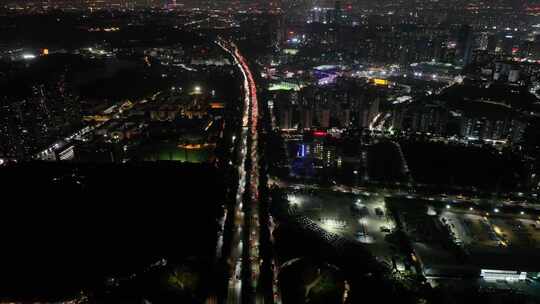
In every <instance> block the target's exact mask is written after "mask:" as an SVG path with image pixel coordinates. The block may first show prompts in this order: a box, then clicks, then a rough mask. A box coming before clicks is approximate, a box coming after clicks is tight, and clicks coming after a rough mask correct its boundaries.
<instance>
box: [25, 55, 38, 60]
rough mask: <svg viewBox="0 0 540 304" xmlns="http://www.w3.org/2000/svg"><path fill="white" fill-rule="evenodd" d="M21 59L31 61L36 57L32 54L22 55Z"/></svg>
mask: <svg viewBox="0 0 540 304" xmlns="http://www.w3.org/2000/svg"><path fill="white" fill-rule="evenodd" d="M22 58H23V59H24V60H31V59H35V58H36V55H34V54H23V55H22Z"/></svg>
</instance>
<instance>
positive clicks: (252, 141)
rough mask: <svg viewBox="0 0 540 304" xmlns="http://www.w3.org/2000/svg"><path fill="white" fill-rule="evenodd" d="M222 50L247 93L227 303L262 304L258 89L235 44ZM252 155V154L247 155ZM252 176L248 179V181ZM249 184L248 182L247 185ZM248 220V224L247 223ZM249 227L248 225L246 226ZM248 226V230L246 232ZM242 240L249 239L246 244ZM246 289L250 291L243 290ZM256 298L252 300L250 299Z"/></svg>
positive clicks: (245, 93)
mask: <svg viewBox="0 0 540 304" xmlns="http://www.w3.org/2000/svg"><path fill="white" fill-rule="evenodd" d="M216 44H218V45H219V46H220V47H221V48H222V49H223V50H225V51H226V52H227V53H229V55H231V57H232V58H233V59H234V62H235V65H236V66H237V67H238V69H239V70H240V72H241V73H242V76H243V79H244V81H243V90H244V97H243V99H244V110H243V115H242V127H243V128H242V133H241V136H240V144H239V147H240V149H239V151H240V155H239V164H240V166H239V167H238V173H239V177H240V181H239V187H238V192H237V195H236V206H235V208H234V214H235V221H234V227H233V238H232V244H231V252H230V255H229V259H228V263H229V266H230V277H229V282H228V292H227V303H237V304H239V303H248V302H255V303H262V302H263V300H262V299H263V297H262V296H261V295H258V294H257V292H256V291H257V283H258V280H259V271H260V263H261V259H260V256H259V230H260V227H259V217H258V214H259V211H258V197H259V192H258V191H259V167H258V166H259V165H258V162H259V157H258V151H257V147H258V144H257V140H258V125H259V109H258V99H257V86H256V84H255V80H254V78H253V74H252V72H251V70H250V69H249V66H248V64H247V61H246V59H245V58H244V57H243V56H242V54H240V52H239V51H238V48H237V47H236V45H234V44H233V43H231V42H227V41H224V40H218V41H216ZM248 153H249V154H248ZM248 157H249V158H250V161H251V162H250V165H249V166H247V165H246V161H247V158H248ZM248 176H249V178H247V177H248ZM248 181H249V183H248ZM247 188H249V189H250V191H249V193H250V194H251V196H250V198H249V204H250V206H249V207H250V208H249V210H250V212H249V215H247V216H245V215H244V212H243V211H242V209H243V205H242V202H243V198H244V193H245V190H246V189H247ZM248 221H249V222H248ZM246 224H248V225H246ZM246 227H248V228H249V231H247V230H248V229H246ZM243 240H248V244H244V241H243ZM244 245H246V246H249V248H247V252H248V254H247V256H244V257H243V256H242V255H243V247H244ZM245 271H247V272H248V273H249V274H250V276H249V279H246V280H245V281H242V273H244V272H245ZM243 288H248V290H246V291H244V292H243V291H242V289H243ZM242 295H254V297H251V296H249V297H248V298H249V299H245V301H242ZM250 299H253V300H254V301H253V300H250Z"/></svg>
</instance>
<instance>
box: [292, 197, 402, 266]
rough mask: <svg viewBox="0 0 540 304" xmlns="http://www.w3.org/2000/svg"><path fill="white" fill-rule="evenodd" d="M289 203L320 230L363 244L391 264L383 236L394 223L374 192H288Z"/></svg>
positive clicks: (382, 199)
mask: <svg viewBox="0 0 540 304" xmlns="http://www.w3.org/2000/svg"><path fill="white" fill-rule="evenodd" d="M288 199H289V203H290V205H291V207H292V208H295V209H296V211H297V212H298V213H299V214H302V215H305V216H307V217H309V218H310V219H311V220H313V221H315V222H316V223H317V224H318V225H319V226H320V227H321V228H323V229H324V230H326V231H328V232H330V233H334V234H336V235H339V236H342V237H345V238H349V239H355V240H357V241H359V242H361V243H363V244H365V245H366V246H367V247H368V248H369V249H370V251H372V253H373V254H374V255H376V256H377V257H379V258H382V259H385V260H387V261H389V262H390V261H391V256H392V253H391V250H390V248H389V244H388V243H386V241H385V236H386V235H387V234H388V233H389V232H391V231H392V230H393V229H394V227H395V223H394V221H393V220H392V218H391V217H390V216H389V214H388V213H387V210H386V206H385V202H384V197H383V196H382V195H378V194H374V193H360V194H351V193H340V192H334V191H323V190H321V191H309V192H307V191H305V192H300V191H296V192H290V193H289V194H288Z"/></svg>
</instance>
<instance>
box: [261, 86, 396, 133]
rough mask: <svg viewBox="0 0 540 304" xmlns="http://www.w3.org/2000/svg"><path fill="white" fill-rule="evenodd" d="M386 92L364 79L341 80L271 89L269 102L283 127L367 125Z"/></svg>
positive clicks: (299, 128)
mask: <svg viewBox="0 0 540 304" xmlns="http://www.w3.org/2000/svg"><path fill="white" fill-rule="evenodd" d="M386 91H387V88H380V87H375V86H372V85H370V84H368V83H365V81H358V80H356V79H352V80H347V79H340V80H338V81H337V82H336V84H333V85H328V86H319V85H310V86H306V87H302V88H299V89H298V90H295V89H294V88H293V89H290V90H286V89H285V90H276V91H273V92H272V103H273V107H274V109H275V110H274V113H275V115H276V117H277V121H278V124H279V128H280V129H282V130H290V129H296V130H310V129H325V130H326V129H329V128H333V127H337V128H367V127H368V126H369V124H370V123H371V122H372V121H373V119H374V118H375V117H376V116H377V115H378V114H379V107H380V103H381V100H383V99H384V96H385V95H386Z"/></svg>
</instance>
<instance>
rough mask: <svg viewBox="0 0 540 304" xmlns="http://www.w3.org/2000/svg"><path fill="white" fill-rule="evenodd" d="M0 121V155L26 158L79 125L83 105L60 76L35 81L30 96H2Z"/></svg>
mask: <svg viewBox="0 0 540 304" xmlns="http://www.w3.org/2000/svg"><path fill="white" fill-rule="evenodd" d="M0 121H1V123H0V128H2V129H1V131H0V148H1V150H0V155H2V156H3V157H6V158H22V159H24V158H28V157H29V156H30V155H32V153H36V152H38V151H39V150H40V149H41V148H43V147H46V146H47V145H49V144H51V143H53V142H55V141H56V140H57V139H58V138H62V137H63V136H65V135H67V134H69V133H70V132H72V131H74V130H75V129H76V128H77V127H79V126H80V125H81V109H80V104H79V100H78V97H77V96H76V95H75V94H74V93H73V92H72V91H71V89H70V88H69V86H67V85H66V82H65V80H64V78H63V76H60V77H59V78H57V79H56V81H51V82H49V83H40V84H35V85H34V86H33V87H32V89H31V93H30V95H29V96H24V97H20V98H17V99H12V98H8V97H7V96H4V97H2V99H1V103H0Z"/></svg>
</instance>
